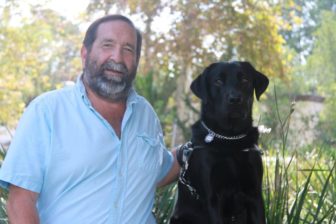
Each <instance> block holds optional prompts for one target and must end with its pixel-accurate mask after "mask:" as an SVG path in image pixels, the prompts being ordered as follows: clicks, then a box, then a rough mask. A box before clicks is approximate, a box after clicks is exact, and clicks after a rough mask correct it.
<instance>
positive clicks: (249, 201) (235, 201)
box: [170, 61, 269, 224]
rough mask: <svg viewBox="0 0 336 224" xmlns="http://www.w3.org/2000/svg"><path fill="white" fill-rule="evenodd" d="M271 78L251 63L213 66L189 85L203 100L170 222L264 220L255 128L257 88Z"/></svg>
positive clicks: (256, 223) (245, 223)
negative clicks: (253, 124)
mask: <svg viewBox="0 0 336 224" xmlns="http://www.w3.org/2000/svg"><path fill="white" fill-rule="evenodd" d="M268 83H269V80H268V78H267V77H266V76H265V75H263V74H262V73H260V72H258V71H256V70H255V69H254V67H253V66H252V65H251V64H250V63H249V62H241V61H235V62H219V63H214V64H211V65H210V66H209V67H207V68H206V69H205V70H204V72H203V73H202V74H201V75H200V76H198V77H197V78H196V79H195V80H194V81H193V82H192V84H191V90H192V92H193V93H194V94H195V95H196V96H197V97H199V98H200V99H201V100H202V105H201V118H200V120H199V121H197V122H196V123H195V124H194V125H193V126H192V139H191V142H190V143H188V144H185V145H184V146H182V147H181V148H180V150H179V152H178V160H179V162H180V164H181V165H182V168H181V173H180V178H179V183H178V199H177V202H176V205H175V208H174V212H173V215H172V217H171V220H170V223H171V224H228V223H238V224H265V223H266V221H265V212H264V204H263V199H262V177H263V168H262V160H261V152H260V150H259V148H258V147H257V144H258V137H259V133H258V129H257V128H256V127H253V126H252V104H253V98H254V92H255V95H256V98H257V99H258V100H259V97H260V95H261V94H262V93H263V92H264V91H265V90H266V88H267V86H268Z"/></svg>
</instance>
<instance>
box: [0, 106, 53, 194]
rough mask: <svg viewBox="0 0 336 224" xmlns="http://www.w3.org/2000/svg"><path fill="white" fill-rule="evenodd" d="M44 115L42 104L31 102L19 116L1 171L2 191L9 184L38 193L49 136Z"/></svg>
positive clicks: (49, 129)
mask: <svg viewBox="0 0 336 224" xmlns="http://www.w3.org/2000/svg"><path fill="white" fill-rule="evenodd" d="M47 112H48V111H47V107H46V106H45V105H44V104H43V101H41V100H34V101H33V102H31V104H30V105H29V106H28V108H27V109H26V110H25V112H24V114H23V115H22V117H21V119H20V122H19V124H18V127H17V129H16V131H15V134H14V138H13V139H12V142H11V144H10V147H9V149H8V151H7V154H6V157H5V159H4V162H3V164H2V167H1V169H0V186H1V187H2V188H8V186H9V184H12V185H16V186H19V187H22V188H24V189H27V190H30V191H33V192H37V193H39V192H40V191H41V186H42V183H43V176H44V172H45V163H46V162H47V157H46V151H47V150H48V148H49V145H50V135H51V128H50V125H49V122H48V116H47V115H48V113H47Z"/></svg>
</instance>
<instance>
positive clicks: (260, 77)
mask: <svg viewBox="0 0 336 224" xmlns="http://www.w3.org/2000/svg"><path fill="white" fill-rule="evenodd" d="M240 64H241V66H242V67H243V69H244V70H245V71H246V72H247V73H250V74H251V75H252V76H253V88H254V90H255V94H256V98H257V100H259V99H260V96H261V94H263V93H264V92H265V90H266V89H267V86H268V84H269V80H268V78H267V77H266V75H264V74H262V73H261V72H258V71H257V70H256V69H255V68H254V67H253V66H252V65H251V64H250V63H249V62H240Z"/></svg>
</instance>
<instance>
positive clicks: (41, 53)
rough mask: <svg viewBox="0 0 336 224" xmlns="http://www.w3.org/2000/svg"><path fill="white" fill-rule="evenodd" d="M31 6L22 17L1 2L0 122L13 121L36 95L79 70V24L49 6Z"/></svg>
mask: <svg viewBox="0 0 336 224" xmlns="http://www.w3.org/2000/svg"><path fill="white" fill-rule="evenodd" d="M27 7H28V6H27ZM31 10H32V12H31V13H32V14H33V15H34V16H32V17H28V16H27V17H25V16H20V14H19V15H17V14H16V15H15V11H16V8H14V7H13V5H11V4H9V3H8V4H7V5H4V6H2V5H0V15H1V17H2V20H1V23H0V48H1V52H0V105H1V112H0V124H5V125H11V126H12V125H14V124H15V123H16V121H17V119H18V118H19V116H20V115H21V112H22V111H23V109H24V108H25V106H26V105H27V104H28V103H29V102H30V101H31V100H32V99H33V98H34V97H35V96H37V95H39V94H40V93H42V92H45V91H46V90H50V89H51V88H55V87H56V85H57V84H58V83H59V82H60V81H64V80H69V79H72V78H73V77H74V74H76V73H78V71H80V70H79V65H80V63H79V59H75V56H78V52H79V44H78V43H80V42H79V41H78V36H79V35H78V34H79V31H78V28H77V27H76V26H74V25H72V24H71V23H69V22H67V21H66V20H65V19H64V18H62V17H60V16H59V15H57V14H56V13H55V12H53V11H51V10H46V9H43V8H40V7H38V6H36V7H31ZM14 15H15V16H14ZM14 18H15V19H14ZM74 52H76V53H74ZM75 71H76V72H75ZM68 72H70V74H68ZM71 73H72V74H71Z"/></svg>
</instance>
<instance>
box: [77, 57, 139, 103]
mask: <svg viewBox="0 0 336 224" xmlns="http://www.w3.org/2000/svg"><path fill="white" fill-rule="evenodd" d="M92 67H94V68H93V69H92ZM96 67H97V66H96V65H95V64H93V63H91V64H89V65H86V66H85V69H84V77H83V78H84V80H85V81H86V83H87V84H88V85H89V87H90V88H91V89H92V91H93V92H95V93H96V94H97V95H98V96H100V97H102V98H104V99H107V100H109V101H112V102H120V101H124V100H126V99H127V97H128V95H129V92H130V89H131V88H132V86H133V80H132V79H130V77H131V76H132V74H128V75H127V76H125V77H116V76H112V77H108V76H106V75H105V74H104V70H99V71H98V72H95V71H97V69H96ZM90 68H91V69H90Z"/></svg>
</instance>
